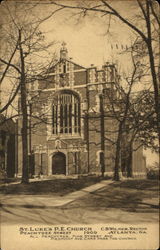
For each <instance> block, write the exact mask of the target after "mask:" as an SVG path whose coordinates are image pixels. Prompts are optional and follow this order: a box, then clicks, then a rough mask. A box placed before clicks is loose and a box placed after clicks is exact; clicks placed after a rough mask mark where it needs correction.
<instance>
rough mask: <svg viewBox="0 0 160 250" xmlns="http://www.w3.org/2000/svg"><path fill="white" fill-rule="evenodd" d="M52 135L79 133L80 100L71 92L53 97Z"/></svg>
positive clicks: (64, 92)
mask: <svg viewBox="0 0 160 250" xmlns="http://www.w3.org/2000/svg"><path fill="white" fill-rule="evenodd" d="M52 122H53V123H52V124H53V134H59V133H60V134H79V133H80V99H79V97H78V96H77V95H75V94H73V93H72V92H71V91H63V92H60V93H58V94H57V95H55V98H54V101H53V110H52Z"/></svg>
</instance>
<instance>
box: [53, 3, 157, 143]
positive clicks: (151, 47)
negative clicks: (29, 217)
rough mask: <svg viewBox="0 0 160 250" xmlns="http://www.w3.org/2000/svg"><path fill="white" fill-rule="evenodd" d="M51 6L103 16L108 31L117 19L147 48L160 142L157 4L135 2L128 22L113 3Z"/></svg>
mask: <svg viewBox="0 0 160 250" xmlns="http://www.w3.org/2000/svg"><path fill="white" fill-rule="evenodd" d="M51 3H52V4H54V5H56V6H59V7H63V8H68V9H72V10H75V11H77V12H76V13H77V15H79V16H80V17H85V16H86V15H87V13H88V12H96V13H101V14H103V17H105V18H106V17H108V18H109V25H108V30H109V28H110V27H111V25H112V23H111V21H112V20H111V18H115V19H118V20H119V21H120V22H122V23H124V24H125V25H127V26H128V27H129V28H130V29H131V30H132V31H133V32H134V33H136V35H137V36H138V37H140V39H141V40H142V41H143V42H144V44H145V46H146V48H147V52H148V53H147V58H148V61H149V68H150V74H151V79H152V86H153V90H154V99H155V113H156V117H157V122H156V124H157V132H158V135H159V141H160V129H159V128H160V124H159V122H160V107H159V91H158V89H159V86H158V85H159V80H158V75H159V72H158V70H159V66H158V65H157V62H156V54H158V53H159V28H160V19H159V11H158V8H159V7H158V6H157V5H158V4H157V3H156V2H155V1H152V0H144V1H140V0H137V1H135V2H134V4H135V8H136V11H135V14H134V15H133V17H132V19H131V20H130V19H129V18H128V17H126V16H125V15H124V14H121V12H120V11H119V8H118V7H117V5H116V4H115V1H111V2H110V1H107V0H101V1H97V2H96V3H95V2H92V1H91V2H88V1H82V2H78V4H70V5H69V4H62V3H59V2H56V1H52V2H51Z"/></svg>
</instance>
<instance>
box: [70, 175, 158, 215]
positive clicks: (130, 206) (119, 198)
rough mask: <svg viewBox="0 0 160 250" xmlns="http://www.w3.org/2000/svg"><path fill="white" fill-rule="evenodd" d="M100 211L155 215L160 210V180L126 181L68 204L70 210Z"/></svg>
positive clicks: (114, 183) (115, 183) (110, 185)
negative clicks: (115, 210) (109, 210)
mask: <svg viewBox="0 0 160 250" xmlns="http://www.w3.org/2000/svg"><path fill="white" fill-rule="evenodd" d="M76 207H79V208H84V207H85V208H87V209H88V210H92V211H94V210H96V209H97V207H98V209H99V212H100V211H103V210H106V209H113V208H114V209H121V210H123V211H127V212H140V213H141V212H142V213H145V212H146V213H155V212H158V209H159V185H158V180H135V179H132V180H125V181H120V182H113V183H110V184H109V185H108V186H106V187H104V188H102V189H99V190H97V191H95V192H92V193H91V194H88V195H86V196H84V197H82V198H80V199H79V200H76V201H74V202H72V203H71V204H68V208H70V209H71V208H76Z"/></svg>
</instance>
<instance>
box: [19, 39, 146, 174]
mask: <svg viewBox="0 0 160 250" xmlns="http://www.w3.org/2000/svg"><path fill="white" fill-rule="evenodd" d="M116 81H118V75H117V71H116V67H115V66H114V65H110V64H109V63H106V64H105V65H103V66H102V69H101V70H98V69H97V68H96V67H94V65H91V67H89V68H85V67H83V66H81V65H78V64H76V63H74V62H73V61H72V60H71V59H69V58H68V51H67V48H66V45H65V44H64V43H63V45H62V48H61V50H60V59H59V60H58V61H57V62H56V63H55V65H54V66H53V67H51V68H50V69H49V70H48V71H47V72H46V76H45V77H43V78H40V79H39V80H36V81H35V82H33V83H30V84H28V91H29V94H30V100H29V107H28V109H29V112H30V114H31V116H30V117H31V118H30V120H29V132H28V144H29V160H30V170H29V171H30V174H31V175H35V176H36V175H38V174H40V173H41V174H43V175H47V176H51V175H59V174H62V175H88V174H101V173H102V172H104V173H105V174H106V175H112V174H113V167H114V157H115V144H114V142H115V141H116V132H115V131H116V128H117V122H116V120H115V119H114V118H113V116H111V115H110V113H109V111H108V108H107V104H108V101H107V99H106V98H105V92H106V91H109V92H110V93H111V94H114V95H115V97H116V98H118V93H117V92H116V89H115V82H116ZM18 124H19V126H18V127H19V133H20V131H21V119H19V121H18ZM21 150H22V146H21V137H19V139H18V154H19V155H18V173H17V174H18V175H21V172H22V157H21V156H22V152H21ZM132 172H133V175H135V176H144V175H145V159H144V157H143V152H142V149H139V150H138V151H137V152H135V153H133V157H132ZM124 175H125V170H124Z"/></svg>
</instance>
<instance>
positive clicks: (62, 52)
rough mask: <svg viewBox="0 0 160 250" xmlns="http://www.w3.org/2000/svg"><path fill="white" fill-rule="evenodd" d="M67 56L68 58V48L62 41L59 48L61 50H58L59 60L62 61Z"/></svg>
mask: <svg viewBox="0 0 160 250" xmlns="http://www.w3.org/2000/svg"><path fill="white" fill-rule="evenodd" d="M67 58H68V50H67V48H66V43H65V42H63V43H62V48H61V50H60V60H61V61H64V60H66V59H67Z"/></svg>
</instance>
